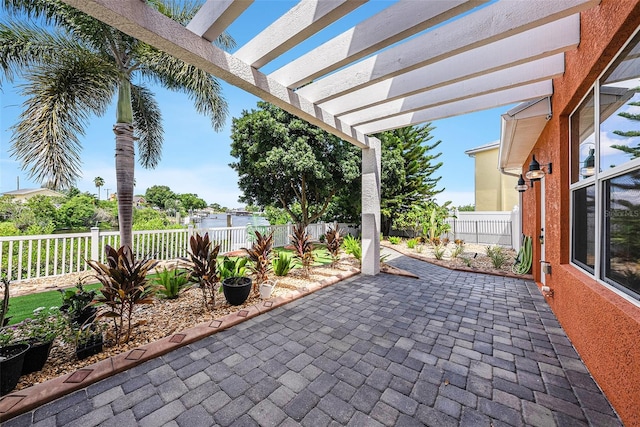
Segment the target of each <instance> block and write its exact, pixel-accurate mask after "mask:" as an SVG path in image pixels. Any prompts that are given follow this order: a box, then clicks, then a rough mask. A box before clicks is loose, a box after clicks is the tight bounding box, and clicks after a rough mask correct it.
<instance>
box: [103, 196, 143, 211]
mask: <svg viewBox="0 0 640 427" xmlns="http://www.w3.org/2000/svg"><path fill="white" fill-rule="evenodd" d="M109 201H110V202H117V201H118V193H111V194H110V195H109ZM146 205H147V199H145V198H144V197H142V196H133V207H135V208H143V207H145V206H146Z"/></svg>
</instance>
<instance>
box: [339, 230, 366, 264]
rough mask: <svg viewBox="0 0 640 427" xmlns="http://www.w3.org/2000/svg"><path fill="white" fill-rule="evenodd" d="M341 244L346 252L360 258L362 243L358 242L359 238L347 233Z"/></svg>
mask: <svg viewBox="0 0 640 427" xmlns="http://www.w3.org/2000/svg"><path fill="white" fill-rule="evenodd" d="M342 246H343V247H344V251H345V252H346V253H348V254H349V255H353V256H354V257H355V258H356V259H357V260H362V243H360V239H356V238H355V237H353V236H352V235H351V234H347V235H346V236H345V237H344V240H343V241H342Z"/></svg>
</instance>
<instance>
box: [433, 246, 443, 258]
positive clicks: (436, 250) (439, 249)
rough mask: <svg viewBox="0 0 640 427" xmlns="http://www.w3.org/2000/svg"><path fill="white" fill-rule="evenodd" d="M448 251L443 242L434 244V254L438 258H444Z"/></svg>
mask: <svg viewBox="0 0 640 427" xmlns="http://www.w3.org/2000/svg"><path fill="white" fill-rule="evenodd" d="M445 252H446V248H445V246H444V245H443V244H438V245H434V247H433V255H434V256H435V257H436V259H442V258H443V257H444V254H445Z"/></svg>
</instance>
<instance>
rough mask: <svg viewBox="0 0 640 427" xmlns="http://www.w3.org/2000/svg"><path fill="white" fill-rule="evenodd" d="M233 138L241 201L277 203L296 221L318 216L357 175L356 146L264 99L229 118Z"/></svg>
mask: <svg viewBox="0 0 640 427" xmlns="http://www.w3.org/2000/svg"><path fill="white" fill-rule="evenodd" d="M231 139H232V143H231V155H232V156H233V157H235V158H236V159H237V161H236V162H233V163H231V164H230V166H231V167H232V168H233V169H235V170H236V171H237V173H238V175H239V182H238V186H239V187H240V189H241V190H242V191H243V193H244V195H243V196H242V197H241V198H240V201H241V202H245V203H248V204H254V205H258V206H262V207H264V206H269V205H271V206H277V207H281V208H283V209H284V210H286V211H287V213H288V214H289V215H290V217H291V218H292V220H293V221H294V222H296V223H303V224H305V225H307V224H310V223H312V222H314V221H316V220H317V219H318V218H320V217H321V216H322V215H323V214H324V212H325V211H326V210H327V208H328V206H329V203H330V202H331V201H332V199H333V198H334V196H335V195H336V193H337V192H338V190H339V189H340V188H343V187H345V186H348V185H349V184H350V183H352V182H353V181H354V180H357V179H358V178H359V177H360V154H359V150H358V148H356V147H354V146H353V145H352V144H350V143H348V142H346V141H343V140H341V139H339V138H337V137H336V136H334V135H331V134H329V133H327V132H325V131H323V130H321V129H319V128H318V127H316V126H313V125H310V124H309V123H307V122H306V121H304V120H302V119H299V118H297V117H295V116H293V115H291V114H289V113H287V112H286V111H284V110H282V109H280V108H278V107H276V106H274V105H271V104H269V103H267V102H262V101H261V102H258V108H257V109H255V110H251V111H250V112H248V111H243V112H242V115H241V117H239V118H235V119H233V123H232V127H231ZM296 204H298V205H299V207H300V210H299V212H298V211H296V210H295V209H294V206H295V205H296Z"/></svg>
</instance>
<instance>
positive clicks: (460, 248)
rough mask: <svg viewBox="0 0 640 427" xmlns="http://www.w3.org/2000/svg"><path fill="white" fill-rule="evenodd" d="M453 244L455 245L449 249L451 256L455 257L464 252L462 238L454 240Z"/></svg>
mask: <svg viewBox="0 0 640 427" xmlns="http://www.w3.org/2000/svg"><path fill="white" fill-rule="evenodd" d="M455 245H456V247H455V248H454V249H453V251H451V258H457V257H458V256H459V255H460V254H462V252H464V242H463V241H462V240H456V241H455Z"/></svg>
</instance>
